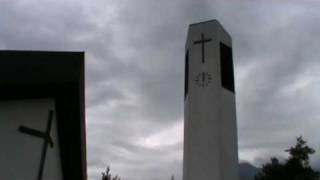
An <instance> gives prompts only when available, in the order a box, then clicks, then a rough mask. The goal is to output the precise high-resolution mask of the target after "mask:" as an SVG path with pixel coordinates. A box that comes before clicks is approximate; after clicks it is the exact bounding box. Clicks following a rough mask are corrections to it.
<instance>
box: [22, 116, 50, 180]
mask: <svg viewBox="0 0 320 180" xmlns="http://www.w3.org/2000/svg"><path fill="white" fill-rule="evenodd" d="M52 117H53V110H50V111H49V118H48V122H47V127H46V131H45V132H41V131H38V130H35V129H31V128H28V127H24V126H20V127H19V131H20V132H22V133H25V134H28V135H31V136H35V137H38V138H43V139H44V143H43V146H42V153H41V159H40V168H39V173H38V178H37V180H42V174H43V169H44V164H45V160H46V154H47V149H48V145H50V147H51V148H52V147H53V141H52V138H51V136H50V130H51V126H52V120H53V118H52Z"/></svg>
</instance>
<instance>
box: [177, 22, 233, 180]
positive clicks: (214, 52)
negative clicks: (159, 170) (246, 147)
mask: <svg viewBox="0 0 320 180" xmlns="http://www.w3.org/2000/svg"><path fill="white" fill-rule="evenodd" d="M201 33H204V34H205V38H211V39H212V41H211V42H208V43H206V44H205V64H202V62H201V45H199V44H194V43H193V42H194V41H197V40H199V39H200V38H201ZM220 42H223V43H224V44H226V45H228V46H229V47H232V42H231V37H230V36H229V35H228V34H227V32H225V31H224V29H223V28H222V26H221V25H220V24H219V23H218V22H217V21H209V22H204V23H200V24H194V25H190V27H189V32H188V36H187V43H186V50H188V51H189V81H188V84H189V90H188V95H187V97H186V99H185V131H184V167H183V180H238V166H237V165H238V147H237V127H236V108H235V95H234V93H232V92H230V91H228V90H226V89H224V88H223V87H222V86H221V74H220ZM201 72H208V73H210V74H211V76H212V81H211V83H210V84H209V85H208V87H205V88H203V87H199V86H197V85H196V83H195V78H196V76H197V75H198V74H199V73H201Z"/></svg>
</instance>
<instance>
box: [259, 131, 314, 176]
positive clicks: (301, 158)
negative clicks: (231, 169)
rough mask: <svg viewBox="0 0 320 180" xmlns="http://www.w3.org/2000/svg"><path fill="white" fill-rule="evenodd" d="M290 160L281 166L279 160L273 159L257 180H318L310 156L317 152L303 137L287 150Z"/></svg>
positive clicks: (263, 168)
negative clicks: (310, 163) (310, 162)
mask: <svg viewBox="0 0 320 180" xmlns="http://www.w3.org/2000/svg"><path fill="white" fill-rule="evenodd" d="M285 152H288V153H289V155H290V156H289V158H288V159H287V160H286V162H285V163H283V164H281V163H280V162H279V160H278V159H277V158H271V163H267V164H265V165H263V167H262V170H261V172H259V173H258V174H257V175H256V177H255V180H317V179H318V178H319V172H317V171H315V170H313V169H312V168H311V167H310V165H309V155H311V154H313V153H315V151H314V150H313V149H312V148H310V147H309V146H307V142H306V141H304V140H303V139H302V137H301V136H300V137H298V138H297V143H296V145H295V146H293V147H290V148H289V149H287V150H285Z"/></svg>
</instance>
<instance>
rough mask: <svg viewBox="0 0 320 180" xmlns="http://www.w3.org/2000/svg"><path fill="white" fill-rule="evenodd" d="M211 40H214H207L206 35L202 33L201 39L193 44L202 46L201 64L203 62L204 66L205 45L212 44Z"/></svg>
mask: <svg viewBox="0 0 320 180" xmlns="http://www.w3.org/2000/svg"><path fill="white" fill-rule="evenodd" d="M211 40H212V39H211V38H209V39H206V38H205V36H204V34H203V33H201V39H200V40H197V41H194V42H193V44H201V62H202V64H204V62H205V60H204V55H205V49H204V45H205V43H207V42H210V41H211Z"/></svg>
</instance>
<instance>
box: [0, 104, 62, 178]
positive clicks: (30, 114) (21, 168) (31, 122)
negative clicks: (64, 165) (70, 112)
mask: <svg viewBox="0 0 320 180" xmlns="http://www.w3.org/2000/svg"><path fill="white" fill-rule="evenodd" d="M49 110H54V100H53V99H42V100H19V101H0V143H1V150H0V169H1V173H0V179H1V180H2V179H4V180H36V179H37V175H38V171H39V167H40V157H41V152H42V146H43V143H44V140H43V139H42V138H38V137H34V136H30V135H27V134H24V133H21V132H20V131H18V128H19V126H21V125H22V126H26V127H29V128H32V129H37V130H40V131H42V132H45V130H46V125H47V122H48V115H49ZM51 137H52V139H53V142H54V147H53V148H51V147H50V146H48V149H47V154H46V161H45V166H44V172H43V178H42V179H43V180H59V179H61V180H62V171H61V161H60V153H59V142H58V137H57V124H56V118H55V113H54V115H53V123H52V127H51Z"/></svg>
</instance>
